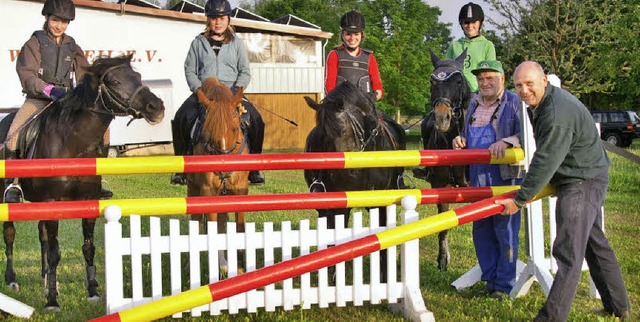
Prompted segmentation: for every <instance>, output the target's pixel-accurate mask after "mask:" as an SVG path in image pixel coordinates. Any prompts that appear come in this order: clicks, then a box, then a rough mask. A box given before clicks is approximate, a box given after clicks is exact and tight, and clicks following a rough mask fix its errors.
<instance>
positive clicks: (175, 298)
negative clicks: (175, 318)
mask: <svg viewBox="0 0 640 322" xmlns="http://www.w3.org/2000/svg"><path fill="white" fill-rule="evenodd" d="M211 301H213V298H212V296H211V290H210V289H209V285H205V286H201V287H198V288H194V289H192V290H189V291H186V292H182V293H179V294H175V295H172V296H170V297H165V298H162V299H159V300H156V301H153V302H149V303H146V304H142V305H139V306H136V307H133V308H130V309H127V310H124V311H122V312H120V313H119V315H120V321H121V322H128V321H135V322H138V321H155V320H157V319H159V318H162V317H165V316H169V315H171V314H173V313H176V312H182V311H185V310H188V309H191V308H194V307H198V306H201V305H204V304H209V303H211Z"/></svg>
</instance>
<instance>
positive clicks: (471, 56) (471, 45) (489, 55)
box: [446, 36, 496, 93]
mask: <svg viewBox="0 0 640 322" xmlns="http://www.w3.org/2000/svg"><path fill="white" fill-rule="evenodd" d="M465 48H467V58H465V60H464V76H465V77H466V78H467V81H468V82H469V86H470V87H471V91H472V92H474V93H476V92H477V91H478V80H476V76H475V75H473V74H472V73H471V71H472V70H473V69H475V68H476V67H477V66H478V63H479V62H481V61H483V60H489V59H491V60H495V59H496V48H495V47H494V46H493V43H492V42H491V41H489V39H487V38H485V37H484V36H478V37H476V38H473V39H469V38H466V37H463V38H460V39H458V40H456V41H454V42H452V43H451V44H450V45H449V48H447V57H446V58H447V59H454V58H456V57H458V56H460V54H462V52H463V51H464V49H465Z"/></svg>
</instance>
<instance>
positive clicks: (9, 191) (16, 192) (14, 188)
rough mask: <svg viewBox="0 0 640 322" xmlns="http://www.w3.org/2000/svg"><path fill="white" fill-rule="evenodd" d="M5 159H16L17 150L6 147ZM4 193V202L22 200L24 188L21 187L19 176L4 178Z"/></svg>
mask: <svg viewBox="0 0 640 322" xmlns="http://www.w3.org/2000/svg"><path fill="white" fill-rule="evenodd" d="M4 159H5V160H11V159H16V151H12V150H9V149H8V148H5V156H4ZM4 187H5V189H4V193H3V199H2V202H4V203H19V202H22V188H21V187H20V183H19V182H18V178H15V179H11V178H5V179H4Z"/></svg>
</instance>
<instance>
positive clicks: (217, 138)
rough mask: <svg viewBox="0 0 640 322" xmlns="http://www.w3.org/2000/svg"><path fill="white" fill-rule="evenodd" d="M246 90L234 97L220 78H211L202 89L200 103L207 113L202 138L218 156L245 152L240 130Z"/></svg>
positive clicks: (199, 95)
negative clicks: (242, 103)
mask: <svg viewBox="0 0 640 322" xmlns="http://www.w3.org/2000/svg"><path fill="white" fill-rule="evenodd" d="M242 94H243V88H240V89H239V90H238V92H237V93H236V94H235V95H234V94H233V93H232V92H231V90H230V89H229V87H227V86H226V85H225V84H223V83H222V82H220V81H219V80H218V79H216V78H213V77H212V78H207V79H206V80H205V81H204V83H202V87H201V88H198V90H197V95H198V101H200V104H202V105H203V106H204V107H205V108H206V111H207V116H206V118H205V121H204V124H203V127H202V134H201V139H202V142H203V143H205V144H208V145H209V146H210V147H211V148H212V149H213V151H211V152H212V153H215V154H227V153H230V152H234V150H236V147H238V148H239V149H238V150H237V151H235V152H234V153H238V154H239V153H241V152H242V148H241V146H242V142H243V136H242V130H241V129H240V117H241V116H242V112H243V109H242V107H241V105H240V102H241V101H242Z"/></svg>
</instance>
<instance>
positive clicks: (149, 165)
mask: <svg viewBox="0 0 640 322" xmlns="http://www.w3.org/2000/svg"><path fill="white" fill-rule="evenodd" d="M158 169H163V170H164V172H166V173H170V172H184V157H182V156H158V157H139V158H99V159H96V174H97V175H104V174H120V173H141V174H144V173H158Z"/></svg>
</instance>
